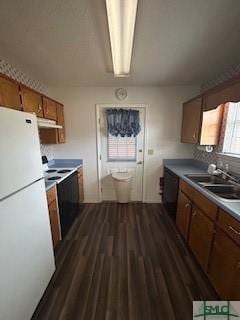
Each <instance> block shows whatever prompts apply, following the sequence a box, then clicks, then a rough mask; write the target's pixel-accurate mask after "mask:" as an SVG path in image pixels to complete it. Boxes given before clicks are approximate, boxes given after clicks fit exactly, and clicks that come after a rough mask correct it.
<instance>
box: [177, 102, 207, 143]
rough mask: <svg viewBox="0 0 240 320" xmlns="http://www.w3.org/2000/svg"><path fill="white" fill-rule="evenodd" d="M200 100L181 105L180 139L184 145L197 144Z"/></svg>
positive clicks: (200, 108)
mask: <svg viewBox="0 0 240 320" xmlns="http://www.w3.org/2000/svg"><path fill="white" fill-rule="evenodd" d="M201 111H202V98H201V97H198V98H196V99H193V100H191V101H189V102H186V103H184V104H183V118H182V139H181V141H182V142H184V143H197V142H198V141H199V131H200V125H201Z"/></svg>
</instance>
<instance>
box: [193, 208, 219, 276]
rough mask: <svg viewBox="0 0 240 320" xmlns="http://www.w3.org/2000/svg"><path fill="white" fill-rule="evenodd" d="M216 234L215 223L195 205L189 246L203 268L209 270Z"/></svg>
mask: <svg viewBox="0 0 240 320" xmlns="http://www.w3.org/2000/svg"><path fill="white" fill-rule="evenodd" d="M213 235H214V223H213V222H212V221H211V220H210V219H209V218H208V217H207V216H205V214H204V213H203V212H202V211H201V210H199V209H198V208H197V207H196V206H193V209H192V217H191V224H190V230H189V246H190V248H191V249H192V252H193V254H194V255H195V257H196V258H197V260H198V262H199V263H200V265H201V266H202V268H203V269H204V270H205V271H207V268H208V262H209V256H210V251H211V246H212V240H213Z"/></svg>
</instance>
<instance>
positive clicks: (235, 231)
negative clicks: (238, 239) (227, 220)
mask: <svg viewBox="0 0 240 320" xmlns="http://www.w3.org/2000/svg"><path fill="white" fill-rule="evenodd" d="M228 229H230V230H231V231H233V232H234V233H235V234H237V235H238V236H240V231H238V230H236V229H235V228H234V227H232V226H230V225H228Z"/></svg>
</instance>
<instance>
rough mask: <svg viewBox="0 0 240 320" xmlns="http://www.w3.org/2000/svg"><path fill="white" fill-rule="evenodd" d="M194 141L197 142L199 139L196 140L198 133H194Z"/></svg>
mask: <svg viewBox="0 0 240 320" xmlns="http://www.w3.org/2000/svg"><path fill="white" fill-rule="evenodd" d="M193 140H194V141H195V142H197V139H196V132H194V134H193Z"/></svg>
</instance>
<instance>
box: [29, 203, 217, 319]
mask: <svg viewBox="0 0 240 320" xmlns="http://www.w3.org/2000/svg"><path fill="white" fill-rule="evenodd" d="M56 264H57V270H56V273H55V275H54V277H53V279H52V281H51V283H50V285H49V288H48V289H47V291H46V293H45V295H44V297H43V299H42V301H41V303H40V304H39V306H38V308H37V310H36V312H35V315H34V316H33V319H34V320H40V319H44V320H47V319H51V320H55V319H56V320H65V319H69V320H75V319H76V320H77V319H78V320H80V319H81V320H85V319H86V320H93V319H97V320H101V319H107V320H113V319H116V320H120V319H121V320H128V319H130V320H141V319H142V320H151V319H154V320H155V319H163V320H168V319H169V320H172V319H176V320H187V319H192V300H217V296H216V294H215V292H214V291H213V289H212V288H211V286H210V285H209V283H208V281H207V279H206V278H205V276H204V274H203V273H202V272H201V270H200V269H199V267H198V265H197V264H196V262H195V260H194V259H193V258H192V256H191V254H189V252H188V250H187V249H186V247H185V245H184V243H183V241H182V239H181V237H180V235H179V234H178V232H177V230H176V227H175V225H174V223H173V222H172V220H171V219H170V218H169V217H168V215H166V214H165V213H164V211H163V210H162V208H161V205H158V204H140V203H132V204H128V205H127V204H126V205H121V204H116V203H103V204H88V205H85V207H84V210H83V212H82V214H81V216H80V217H79V218H78V219H77V220H76V222H75V224H74V225H73V227H72V229H71V231H70V233H69V235H68V237H67V239H66V240H64V241H63V243H62V244H61V245H60V247H59V248H58V250H57V253H56Z"/></svg>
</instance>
